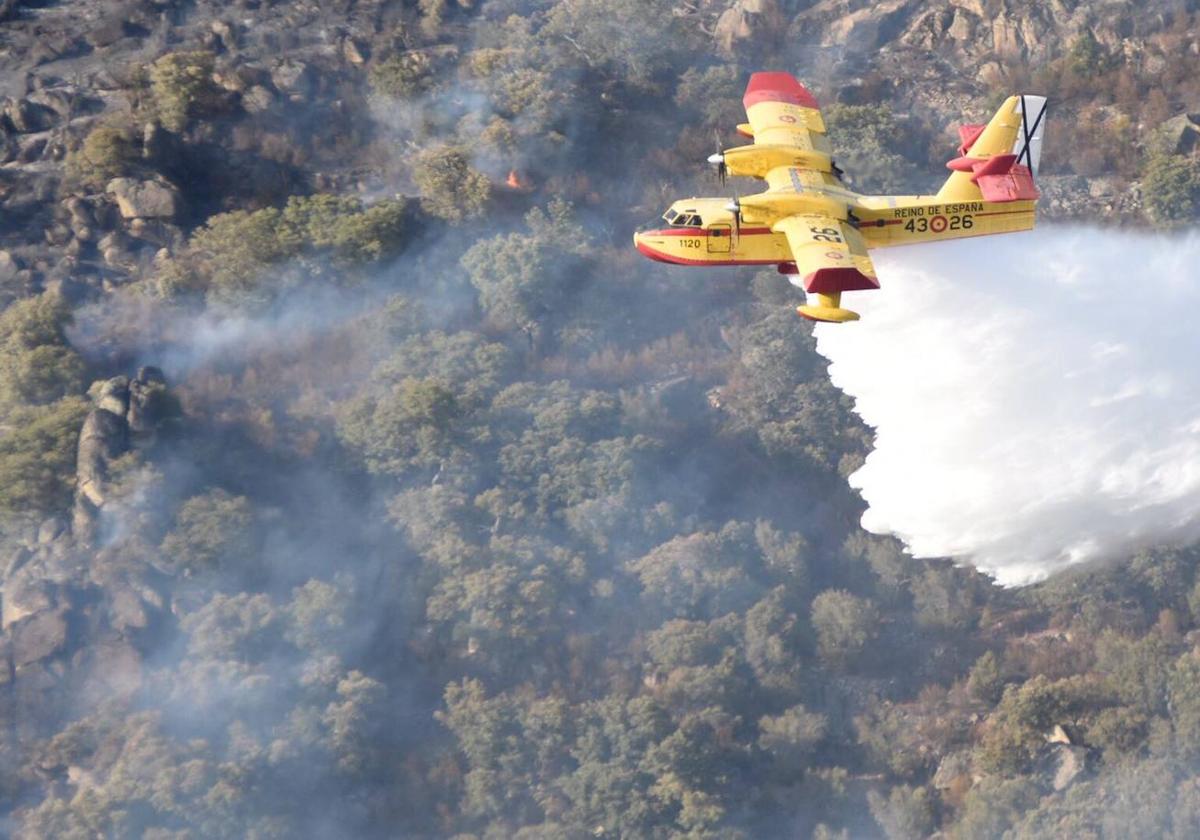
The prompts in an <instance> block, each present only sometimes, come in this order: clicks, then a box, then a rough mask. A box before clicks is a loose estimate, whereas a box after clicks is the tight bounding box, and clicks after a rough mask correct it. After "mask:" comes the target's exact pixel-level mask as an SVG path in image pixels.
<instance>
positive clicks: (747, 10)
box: [713, 0, 786, 55]
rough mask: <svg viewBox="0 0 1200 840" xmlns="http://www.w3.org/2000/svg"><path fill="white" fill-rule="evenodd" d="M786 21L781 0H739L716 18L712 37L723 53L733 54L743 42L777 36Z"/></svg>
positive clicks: (746, 43)
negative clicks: (781, 7) (780, 5)
mask: <svg viewBox="0 0 1200 840" xmlns="http://www.w3.org/2000/svg"><path fill="white" fill-rule="evenodd" d="M785 23H786V18H785V17H784V16H783V13H782V12H781V10H780V8H779V2H778V0H736V2H734V4H733V5H732V6H730V7H729V8H728V9H726V10H725V11H724V12H722V13H721V16H720V17H719V18H717V24H716V26H715V27H713V38H714V39H715V40H716V42H717V47H718V49H719V50H720V51H721V52H722V53H724V54H725V55H733V54H734V53H736V52H737V50H738V49H739V48H740V47H742V46H750V45H756V44H760V43H762V42H763V41H764V40H774V39H776V38H778V37H779V36H780V35H782V34H783V30H784V28H785Z"/></svg>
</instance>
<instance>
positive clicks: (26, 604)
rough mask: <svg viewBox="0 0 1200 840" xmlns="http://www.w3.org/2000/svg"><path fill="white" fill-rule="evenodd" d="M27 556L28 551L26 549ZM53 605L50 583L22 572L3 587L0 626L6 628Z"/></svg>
mask: <svg viewBox="0 0 1200 840" xmlns="http://www.w3.org/2000/svg"><path fill="white" fill-rule="evenodd" d="M26 556H27V557H28V556H29V555H28V551H26ZM54 605H55V598H54V593H53V591H52V590H51V587H50V584H48V583H46V582H45V581H43V580H39V579H37V578H34V577H31V576H30V575H28V574H22V575H19V576H17V577H15V578H14V579H12V580H9V581H8V582H7V583H6V585H5V587H4V615H3V620H2V621H0V627H2V628H3V629H5V630H7V629H8V628H9V627H11V626H12V625H14V624H16V623H17V622H18V621H21V620H22V619H25V618H28V617H29V616H32V615H36V614H37V613H39V612H45V611H46V610H49V609H50V608H51V607H53V606H54Z"/></svg>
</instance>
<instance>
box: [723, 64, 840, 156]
mask: <svg viewBox="0 0 1200 840" xmlns="http://www.w3.org/2000/svg"><path fill="white" fill-rule="evenodd" d="M742 104H743V105H744V106H745V108H746V118H747V119H748V120H749V124H748V126H747V128H748V131H747V133H749V134H752V135H753V137H754V142H755V144H756V145H780V146H794V147H796V148H798V149H803V150H813V151H818V152H824V153H825V154H829V152H830V146H829V140H828V139H827V138H826V137H825V122H824V120H822V119H821V111H820V109H819V107H818V105H817V100H816V99H814V98H813V95H812V94H811V93H809V92H808V89H807V88H805V87H804V85H802V84H800V83H799V82H798V81H796V79H795V77H793V76H792V75H791V74H790V73H754V74H753V75H751V76H750V83H749V84H748V85H746V93H745V95H744V96H743V97H742Z"/></svg>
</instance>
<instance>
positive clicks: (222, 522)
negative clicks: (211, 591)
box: [160, 489, 258, 575]
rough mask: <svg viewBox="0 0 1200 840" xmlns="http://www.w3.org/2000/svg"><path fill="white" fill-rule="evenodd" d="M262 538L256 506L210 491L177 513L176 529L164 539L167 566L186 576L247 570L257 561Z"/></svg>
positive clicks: (186, 503) (161, 548)
mask: <svg viewBox="0 0 1200 840" xmlns="http://www.w3.org/2000/svg"><path fill="white" fill-rule="evenodd" d="M257 546H258V535H257V532H256V527H255V514H254V507H253V504H252V503H251V501H250V500H249V499H247V498H246V497H244V496H233V495H231V494H229V493H227V492H225V491H224V490H221V489H216V490H210V491H209V492H207V493H204V494H202V495H199V496H193V497H192V498H190V499H188V500H187V501H186V502H184V503H183V505H181V506H180V508H179V510H178V512H177V513H176V514H175V527H174V528H172V529H171V531H170V532H169V533H168V534H167V535H166V537H164V538H163V541H162V545H161V547H160V554H161V557H162V562H163V565H164V566H165V567H166V568H168V569H171V570H173V571H175V572H178V573H181V574H183V575H195V574H200V573H202V572H208V571H214V570H220V569H237V568H242V569H245V568H246V567H247V566H248V565H249V564H252V563H254V562H255V561H256V560H257Z"/></svg>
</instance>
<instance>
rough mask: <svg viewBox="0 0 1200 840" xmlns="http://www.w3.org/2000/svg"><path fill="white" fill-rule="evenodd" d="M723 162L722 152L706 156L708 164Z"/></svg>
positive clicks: (723, 154) (723, 155)
mask: <svg viewBox="0 0 1200 840" xmlns="http://www.w3.org/2000/svg"><path fill="white" fill-rule="evenodd" d="M723 160H725V153H724V152H717V153H716V154H715V155H709V156H708V162H709V163H720V162H721V161H723Z"/></svg>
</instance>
